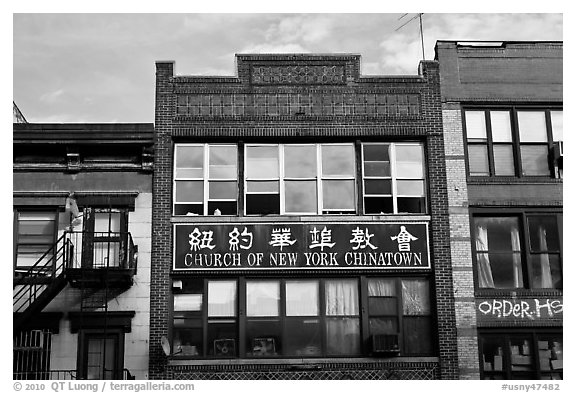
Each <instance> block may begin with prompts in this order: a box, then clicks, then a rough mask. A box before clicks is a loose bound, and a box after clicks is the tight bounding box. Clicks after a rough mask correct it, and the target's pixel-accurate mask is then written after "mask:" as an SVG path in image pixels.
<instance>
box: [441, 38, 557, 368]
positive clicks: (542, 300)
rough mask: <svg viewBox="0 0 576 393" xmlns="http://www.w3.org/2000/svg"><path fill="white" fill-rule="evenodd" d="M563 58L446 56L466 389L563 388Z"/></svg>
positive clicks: (486, 52)
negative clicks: (495, 385)
mask: <svg viewBox="0 0 576 393" xmlns="http://www.w3.org/2000/svg"><path fill="white" fill-rule="evenodd" d="M562 47H563V45H562V43H561V42H482V43H479V42H468V43H459V42H454V41H439V42H438V43H437V45H436V60H437V61H438V62H439V63H440V75H441V82H440V84H441V90H442V116H443V122H444V146H445V150H446V154H445V155H446V168H447V184H448V201H449V212H450V244H451V251H452V269H453V271H454V288H455V292H454V298H455V307H456V309H455V311H456V321H457V336H458V355H459V356H458V359H459V368H460V370H461V378H471V379H476V378H481V379H561V378H562V369H563V367H562V361H563V353H562V324H563V323H562V315H563V312H562V311H563V297H562V294H563V291H562V287H563V286H562V205H563V202H562V171H563V168H562V147H563V146H562V144H563V136H562V128H563V127H562V126H563V124H562V123H563V121H562V103H563V97H562Z"/></svg>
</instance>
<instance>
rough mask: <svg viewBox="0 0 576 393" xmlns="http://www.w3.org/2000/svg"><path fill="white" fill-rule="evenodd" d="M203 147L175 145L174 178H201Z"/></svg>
mask: <svg viewBox="0 0 576 393" xmlns="http://www.w3.org/2000/svg"><path fill="white" fill-rule="evenodd" d="M202 168H204V146H186V145H176V178H183V177H186V178H190V177H197V178H201V177H202Z"/></svg>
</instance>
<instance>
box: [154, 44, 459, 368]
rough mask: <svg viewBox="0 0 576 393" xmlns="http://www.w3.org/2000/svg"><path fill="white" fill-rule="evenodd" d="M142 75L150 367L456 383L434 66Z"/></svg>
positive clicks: (257, 58)
mask: <svg viewBox="0 0 576 393" xmlns="http://www.w3.org/2000/svg"><path fill="white" fill-rule="evenodd" d="M236 62H237V67H238V68H237V76H234V77H203V76H177V75H174V63H173V62H158V63H157V65H156V66H157V71H156V121H155V132H156V134H155V165H154V180H153V204H152V206H153V207H152V209H153V212H152V217H153V220H152V233H153V234H154V235H153V239H152V260H153V264H152V279H151V293H150V302H151V309H150V378H153V379H159V378H165V379H279V378H293V379H296V378H300V379H440V378H441V379H456V378H458V375H459V374H458V373H459V371H458V366H459V365H458V354H457V350H456V346H455V345H454V342H455V340H456V321H455V315H454V299H453V288H452V264H451V262H450V257H451V256H450V238H449V235H450V233H449V227H448V199H447V193H446V172H445V164H444V162H445V160H444V140H443V137H442V131H443V130H442V112H441V103H440V86H439V70H438V63H437V62H434V61H424V62H421V63H420V68H419V73H418V75H413V76H384V77H380V76H378V77H365V76H361V75H360V56H358V55H237V57H236Z"/></svg>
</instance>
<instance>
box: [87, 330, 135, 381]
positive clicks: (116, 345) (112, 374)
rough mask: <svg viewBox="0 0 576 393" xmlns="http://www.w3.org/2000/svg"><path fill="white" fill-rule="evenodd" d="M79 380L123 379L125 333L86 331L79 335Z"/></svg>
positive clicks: (116, 331)
mask: <svg viewBox="0 0 576 393" xmlns="http://www.w3.org/2000/svg"><path fill="white" fill-rule="evenodd" d="M78 339H79V346H80V348H79V358H78V373H79V378H78V379H100V380H101V379H122V373H123V369H124V333H123V332H121V331H119V330H118V329H109V330H108V331H107V332H106V333H105V332H104V331H99V330H93V329H85V330H82V331H81V332H80V334H79V338H78Z"/></svg>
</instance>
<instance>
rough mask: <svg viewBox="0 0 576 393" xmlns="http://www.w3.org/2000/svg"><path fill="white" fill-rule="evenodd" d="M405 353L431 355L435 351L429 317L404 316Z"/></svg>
mask: <svg viewBox="0 0 576 393" xmlns="http://www.w3.org/2000/svg"><path fill="white" fill-rule="evenodd" d="M403 322H404V353H405V354H407V355H430V354H432V352H433V346H432V343H433V342H434V340H432V326H431V320H430V318H429V317H405V318H404V321H403Z"/></svg>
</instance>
